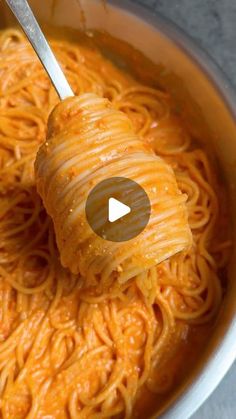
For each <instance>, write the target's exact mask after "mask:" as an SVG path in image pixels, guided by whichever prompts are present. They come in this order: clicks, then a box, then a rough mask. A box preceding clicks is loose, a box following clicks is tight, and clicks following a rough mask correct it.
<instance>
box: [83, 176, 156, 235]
mask: <svg viewBox="0 0 236 419" xmlns="http://www.w3.org/2000/svg"><path fill="white" fill-rule="evenodd" d="M85 211H86V218H87V221H88V223H89V225H90V227H91V229H92V230H93V231H94V232H95V233H96V234H97V235H98V236H99V237H101V238H102V239H104V240H109V241H113V242H122V241H127V240H131V239H132V238H134V237H136V236H138V234H140V233H141V232H142V231H143V230H144V228H145V227H146V225H147V224H148V221H149V218H150V213H151V206H150V201H149V198H148V195H147V193H146V192H145V190H144V189H143V188H142V187H141V186H140V185H139V184H138V183H136V182H135V181H133V180H131V179H128V178H123V177H112V178H109V179H106V180H103V181H102V182H99V183H98V184H97V185H96V186H95V187H94V188H93V189H92V190H91V191H90V193H89V195H88V198H87V201H86V207H85Z"/></svg>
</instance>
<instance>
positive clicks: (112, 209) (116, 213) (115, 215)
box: [108, 198, 131, 223]
mask: <svg viewBox="0 0 236 419" xmlns="http://www.w3.org/2000/svg"><path fill="white" fill-rule="evenodd" d="M130 212H131V208H130V207H128V205H125V204H123V203H122V202H121V201H118V200H117V199H115V198H109V201H108V220H109V221H110V222H111V223H114V221H117V220H119V219H120V218H122V217H124V216H125V215H127V214H129V213H130Z"/></svg>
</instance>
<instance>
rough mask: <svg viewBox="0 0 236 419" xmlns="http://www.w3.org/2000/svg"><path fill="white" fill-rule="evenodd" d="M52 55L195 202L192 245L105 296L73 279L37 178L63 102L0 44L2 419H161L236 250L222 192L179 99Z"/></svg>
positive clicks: (88, 59)
mask: <svg viewBox="0 0 236 419" xmlns="http://www.w3.org/2000/svg"><path fill="white" fill-rule="evenodd" d="M52 47H53V49H54V50H55V53H56V55H57V58H58V59H59V61H60V63H61V65H62V67H63V70H64V71H65V73H66V76H67V78H68V80H69V82H70V84H71V86H72V88H73V90H74V92H75V93H76V94H77V95H80V94H84V93H87V92H93V93H95V94H97V95H98V96H100V97H105V98H108V99H109V100H111V102H112V104H113V107H114V108H115V109H117V110H122V111H123V112H124V113H126V114H127V115H128V117H129V118H130V120H131V121H132V125H133V129H134V131H135V133H137V134H138V135H139V136H140V137H141V138H142V141H143V144H146V143H147V144H149V146H150V145H151V147H152V149H153V150H154V151H155V152H156V153H158V155H160V156H161V157H162V158H163V159H164V160H165V161H166V162H167V163H168V164H170V165H171V166H172V168H173V170H174V172H175V176H176V179H177V182H178V187H179V189H180V190H181V191H182V192H183V193H184V194H186V195H187V197H188V198H187V203H186V205H187V209H188V216H189V223H190V227H191V230H192V235H193V245H192V247H191V249H188V250H186V251H185V252H182V253H179V254H177V255H175V256H173V257H171V258H168V259H167V260H165V261H163V262H162V263H160V264H159V265H158V266H152V267H151V268H150V269H149V270H147V271H146V272H140V273H139V274H138V275H137V276H136V277H135V278H133V279H129V280H127V281H126V282H124V283H123V284H121V285H120V287H112V286H111V287H110V289H108V290H107V291H106V292H104V293H100V294H98V293H96V291H95V290H94V289H93V288H90V287H85V284H84V282H85V279H86V278H85V279H84V278H82V277H80V276H79V275H78V274H72V273H70V272H69V271H68V270H67V269H65V268H63V267H62V265H61V263H60V259H59V254H58V250H57V247H56V245H55V239H54V232H53V227H52V223H51V220H50V219H49V218H48V216H47V215H46V213H45V210H44V208H43V205H42V202H41V200H40V197H39V196H38V194H37V192H36V185H35V178H34V167H33V166H34V160H35V157H36V153H37V151H38V148H39V146H40V145H41V144H42V143H43V141H44V139H45V136H46V124H47V119H48V115H49V114H50V112H51V110H52V109H53V108H54V106H55V105H56V104H57V101H58V99H57V96H56V93H55V92H54V89H53V87H52V86H51V84H50V82H49V80H48V78H47V76H46V75H45V73H44V70H43V68H42V67H41V64H40V63H39V62H38V59H37V57H36V56H35V54H34V52H33V51H32V49H31V47H30V46H29V45H28V43H27V41H26V40H25V38H24V37H23V36H22V34H21V33H20V32H19V31H18V30H15V29H12V30H6V31H3V32H1V34H0V194H1V201H0V233H1V242H0V276H1V281H0V401H1V402H0V409H1V415H2V417H3V418H4V419H11V418H12V419H13V418H14V419H15V418H26V417H27V418H28V419H33V418H34V419H35V418H38V419H39V418H42V417H51V418H58V419H59V418H60V419H61V418H67V417H70V418H105V417H124V418H129V417H132V416H133V415H134V414H135V413H136V414H139V412H141V410H140V403H144V399H146V398H149V399H148V400H151V404H153V406H154V405H155V400H156V399H157V398H158V395H159V399H158V400H160V399H161V398H162V397H163V395H164V394H165V393H168V391H170V389H171V388H173V386H174V385H175V382H176V375H177V371H179V367H180V365H182V364H183V363H184V362H185V360H183V359H182V360H181V352H182V350H183V348H184V346H185V345H191V340H190V335H191V330H193V328H194V327H195V328H197V330H201V327H202V326H201V325H202V324H204V325H208V324H210V322H211V320H212V319H213V318H214V317H215V315H216V313H217V311H218V309H219V306H220V304H221V299H222V285H221V281H220V277H219V273H220V271H221V270H222V269H223V268H224V267H225V266H226V264H227V260H228V253H229V247H230V241H229V240H228V239H227V234H224V232H225V231H226V230H227V228H226V227H227V225H226V221H225V217H224V214H223V213H222V208H221V206H220V201H219V198H218V196H220V194H221V189H220V187H219V185H218V183H217V181H216V175H215V172H214V170H213V167H212V165H211V164H210V162H209V158H208V155H207V153H206V152H205V151H204V150H203V149H202V148H200V147H199V146H196V145H195V144H194V143H193V141H192V139H191V137H190V136H189V134H188V131H187V130H186V129H185V126H184V124H183V123H182V121H181V119H180V118H179V117H177V116H176V115H175V114H174V113H173V111H172V106H171V98H170V97H169V95H168V94H167V93H165V92H163V93H162V92H160V91H158V90H155V89H153V88H150V87H146V86H143V85H140V84H139V83H137V82H136V81H135V80H133V79H132V78H131V77H129V76H128V75H126V74H124V73H122V72H121V71H120V70H118V69H117V68H115V66H113V64H111V63H110V62H109V61H108V60H106V59H105V58H104V57H103V56H102V55H101V54H100V53H99V52H98V51H96V50H94V49H91V48H87V47H86V46H77V45H75V44H73V43H69V42H66V41H53V42H52ZM219 231H220V232H221V233H220V234H219ZM144 284H145V286H144ZM199 333H200V332H199ZM178 359H180V360H179V361H178V362H177V360H178Z"/></svg>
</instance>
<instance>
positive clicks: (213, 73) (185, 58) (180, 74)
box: [0, 0, 236, 419]
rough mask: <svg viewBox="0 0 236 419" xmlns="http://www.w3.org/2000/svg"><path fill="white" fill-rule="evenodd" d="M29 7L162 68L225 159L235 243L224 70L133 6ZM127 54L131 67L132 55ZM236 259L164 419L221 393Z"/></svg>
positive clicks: (231, 104)
mask: <svg viewBox="0 0 236 419" xmlns="http://www.w3.org/2000/svg"><path fill="white" fill-rule="evenodd" d="M29 3H30V4H31V6H32V8H33V10H34V12H35V14H36V15H37V17H38V18H40V20H41V21H43V22H44V23H45V22H46V23H50V24H53V25H56V26H59V27H60V26H61V27H62V26H67V27H70V28H75V29H77V28H79V27H81V25H83V24H85V23H86V28H87V29H88V28H96V29H102V30H105V31H107V32H108V33H109V34H111V35H112V36H114V37H116V38H119V39H120V40H122V41H124V42H126V43H128V44H131V45H132V46H133V47H134V48H136V49H137V50H139V51H141V52H142V53H144V55H145V56H146V57H147V58H149V59H150V60H152V62H154V63H155V64H156V66H155V69H156V70H155V72H154V73H153V72H150V73H149V74H150V77H152V78H153V79H156V81H157V80H158V83H159V84H161V85H165V84H166V83H168V90H170V91H171V93H172V95H173V96H174V97H175V100H176V102H177V103H179V104H180V106H183V105H185V106H186V104H187V106H186V109H187V112H188V117H189V121H190V125H191V128H192V130H193V131H196V132H198V133H200V137H201V138H203V139H204V140H203V142H204V144H205V145H206V146H207V147H208V146H209V145H210V147H211V149H214V152H215V154H216V156H217V158H218V161H219V164H220V169H219V170H220V175H221V177H222V178H224V180H225V182H226V185H227V187H228V193H229V197H230V206H231V217H232V225H233V228H232V233H233V238H234V242H235V241H236V229H235V222H234V219H233V214H235V212H236V211H235V210H236V193H235V188H236V123H235V122H236V95H235V93H234V92H233V89H232V87H231V86H230V83H229V81H228V80H227V79H226V77H225V76H224V75H223V73H222V71H221V70H220V69H219V68H218V67H217V65H216V64H215V63H214V62H213V61H212V60H211V59H210V58H209V57H208V56H207V55H206V53H204V52H203V51H201V50H200V49H199V48H198V47H197V46H196V45H195V44H194V42H193V41H192V40H191V39H190V38H189V37H188V36H186V35H185V34H184V33H183V32H182V31H181V30H180V29H178V28H177V27H175V26H174V25H173V24H172V23H170V22H168V21H167V20H166V19H164V18H163V17H161V16H159V15H153V14H151V13H150V12H148V11H146V10H145V9H143V8H142V7H140V6H137V5H135V4H132V3H130V2H129V1H128V0H110V1H108V2H107V3H106V4H105V6H104V3H103V2H101V1H99V0H89V1H86V0H83V1H82V0H81V1H80V5H79V4H78V1H77V0H70V1H68V0H58V1H56V2H55V1H53V0H47V2H44V4H43V7H42V1H40V0H31V1H30V2H29ZM68 3H70V7H68ZM1 7H2V8H3V5H2V2H1ZM1 7H0V8H1ZM81 9H82V10H83V13H81ZM3 11H4V13H5V18H4V19H2V22H1V25H2V26H3V25H5V26H6V24H10V22H11V19H9V15H8V13H7V12H6V9H4V10H2V11H1V13H0V16H2V17H3V13H2V12H3ZM84 16H85V19H84ZM81 17H82V18H81ZM61 32H63V28H61ZM106 48H107V45H106ZM126 51H129V48H128V49H126ZM118 54H119V52H118V51H117V55H118ZM126 55H127V57H126V58H127V60H126V61H127V62H128V56H129V53H127V54H126ZM123 58H125V57H123ZM153 68H154V67H153ZM134 70H135V69H134ZM136 70H137V69H136ZM152 81H153V82H155V80H152ZM235 256H236V255H235V250H234V251H233V255H232V260H231V263H230V266H229V272H228V278H229V281H228V287H227V290H226V293H225V297H224V300H223V304H222V308H221V312H220V314H219V316H218V319H217V321H216V324H215V327H214V331H213V333H212V335H211V336H209V339H208V342H207V344H206V347H205V349H204V352H203V353H202V354H201V356H200V357H199V358H200V359H199V360H197V361H196V365H195V366H194V368H193V369H192V370H191V372H190V373H189V375H188V377H186V379H185V380H184V382H182V383H181V385H179V387H178V388H176V390H175V391H174V393H173V394H172V396H171V397H170V398H169V399H168V401H167V402H166V403H165V405H164V406H163V407H162V408H161V410H159V411H158V412H156V416H158V417H161V418H162V419H167V418H168V419H172V418H173V419H182V418H184V419H187V418H189V417H190V416H191V415H192V414H193V413H194V412H195V411H196V410H197V409H198V408H199V407H200V405H201V404H202V403H203V402H204V401H205V400H206V399H207V397H208V396H209V395H210V394H211V393H212V392H213V390H214V389H215V388H216V386H217V385H218V384H219V382H220V381H221V380H222V378H223V377H224V375H225V374H226V372H227V371H228V369H229V368H230V366H231V364H232V363H233V361H234V360H235V358H236V298H235V296H236V281H235V280H234V278H235V277H236V263H235V262H234V261H235Z"/></svg>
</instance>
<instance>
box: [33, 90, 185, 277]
mask: <svg viewBox="0 0 236 419" xmlns="http://www.w3.org/2000/svg"><path fill="white" fill-rule="evenodd" d="M35 166H36V183H37V189H38V191H39V193H40V195H41V197H42V199H43V202H44V205H45V207H46V209H47V212H48V214H49V215H50V216H51V217H52V219H53V222H54V227H55V232H56V239H57V244H58V248H59V251H60V254H61V261H62V265H63V266H65V267H68V268H70V270H71V271H72V272H73V273H74V274H78V273H80V274H81V275H82V276H84V277H86V278H87V282H88V280H89V279H91V281H92V282H94V281H95V278H96V276H99V278H100V281H101V283H106V284H107V283H108V284H110V283H111V281H112V278H113V279H114V276H117V277H118V280H119V282H121V283H122V282H124V281H127V280H129V279H130V278H133V277H135V276H136V275H138V274H140V273H141V272H142V271H145V270H147V269H149V268H151V267H152V266H155V265H157V264H158V263H160V262H162V261H163V260H165V259H167V258H169V257H170V256H173V255H174V254H176V253H177V252H179V251H182V250H186V249H187V248H188V247H190V244H191V233H190V229H189V226H188V220H187V211H186V207H185V201H186V198H187V195H184V194H182V193H181V192H180V190H179V189H178V187H177V183H176V180H175V177H174V172H173V170H172V168H171V167H170V166H168V165H167V164H166V163H165V162H164V160H162V159H161V158H159V157H157V156H156V155H155V154H154V153H153V150H152V148H151V147H150V146H149V145H148V144H147V143H145V142H144V141H142V140H141V138H139V137H138V136H137V135H136V134H135V133H134V130H133V127H132V123H131V121H130V120H129V119H128V118H127V116H126V115H125V114H124V113H122V112H120V111H118V110H116V109H115V108H113V107H112V105H111V103H110V102H109V100H108V99H104V98H100V97H98V96H96V95H94V94H93V93H87V94H84V95H82V96H79V97H76V98H69V99H67V100H66V101H64V102H63V103H61V104H59V105H57V107H56V109H55V110H54V111H53V113H52V115H51V116H50V118H49V134H48V139H47V141H46V143H45V144H44V145H43V146H42V147H40V149H39V152H38V155H37V158H36V165H35ZM116 176H123V177H125V178H129V179H131V180H133V181H135V182H137V183H138V184H139V185H141V186H142V187H143V188H144V190H145V191H146V193H147V194H148V196H149V200H150V204H151V217H150V220H149V223H148V225H147V227H146V228H145V229H144V231H143V232H142V233H141V234H139V235H138V236H137V237H135V238H134V239H132V240H129V241H125V242H121V243H114V242H112V241H106V240H103V239H102V238H100V237H98V236H97V235H96V234H95V233H94V232H93V230H92V229H91V227H90V226H89V225H88V222H87V220H86V214H85V203H86V199H87V197H88V195H89V192H90V191H91V189H92V188H93V187H94V186H95V185H96V184H97V183H99V182H101V181H103V180H105V179H107V178H112V177H116ZM98 199H99V198H98ZM101 199H102V196H101ZM99 216H100V213H98V215H97V217H98V221H99V220H101V222H104V223H105V217H102V216H100V218H99ZM137 217H138V216H137ZM137 222H138V218H137V221H136V219H134V220H133V225H131V226H130V228H135V224H136V223H137Z"/></svg>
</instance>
